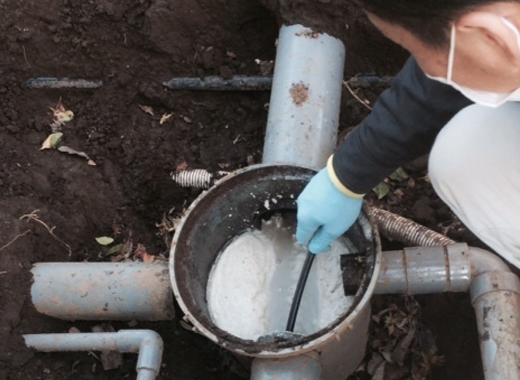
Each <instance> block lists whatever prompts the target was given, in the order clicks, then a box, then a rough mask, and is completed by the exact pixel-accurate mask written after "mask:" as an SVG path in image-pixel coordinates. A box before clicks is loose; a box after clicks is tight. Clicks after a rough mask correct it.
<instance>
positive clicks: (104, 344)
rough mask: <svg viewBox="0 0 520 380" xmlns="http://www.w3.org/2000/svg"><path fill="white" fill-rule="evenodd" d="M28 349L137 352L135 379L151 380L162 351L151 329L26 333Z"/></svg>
mask: <svg viewBox="0 0 520 380" xmlns="http://www.w3.org/2000/svg"><path fill="white" fill-rule="evenodd" d="M23 337H24V339H25V344H26V345H27V347H29V348H32V349H35V350H38V351H43V352H57V351H119V352H132V353H138V354H139V355H138V358H137V365H136V370H137V380H153V379H155V378H156V376H157V375H158V374H159V372H160V370H161V361H162V354H163V349H164V344H163V340H162V339H161V337H160V335H159V334H157V333H156V332H155V331H152V330H121V331H119V332H117V333H82V334H28V335H24V336H23Z"/></svg>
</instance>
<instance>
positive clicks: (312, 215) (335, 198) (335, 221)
mask: <svg viewBox="0 0 520 380" xmlns="http://www.w3.org/2000/svg"><path fill="white" fill-rule="evenodd" d="M297 203H298V213H297V218H298V227H297V229H296V240H297V241H298V243H300V244H302V245H305V246H307V245H308V246H309V251H311V252H312V253H315V254H316V253H321V252H325V251H327V250H329V249H330V246H331V244H332V242H333V241H334V240H336V239H337V238H338V237H340V236H341V235H343V234H344V233H345V232H346V231H347V230H348V229H349V228H350V227H351V226H352V225H353V224H354V222H355V221H356V219H357V217H358V216H359V213H360V212H361V206H362V204H363V199H362V196H361V195H360V196H359V198H353V197H349V196H347V195H345V194H343V193H342V192H341V191H340V190H339V189H338V188H337V187H336V186H335V185H334V183H333V182H332V180H331V179H330V177H329V173H328V172H327V168H325V169H322V170H321V171H320V172H319V173H318V174H316V175H315V176H314V178H312V180H311V181H310V182H309V183H308V184H307V186H306V187H305V189H304V190H303V192H302V193H301V194H300V196H299V197H298V201H297Z"/></svg>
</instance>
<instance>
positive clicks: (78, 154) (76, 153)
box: [58, 146, 96, 166]
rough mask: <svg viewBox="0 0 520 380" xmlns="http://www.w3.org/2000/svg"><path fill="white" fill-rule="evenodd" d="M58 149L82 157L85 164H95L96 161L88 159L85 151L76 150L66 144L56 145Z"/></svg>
mask: <svg viewBox="0 0 520 380" xmlns="http://www.w3.org/2000/svg"><path fill="white" fill-rule="evenodd" d="M58 151H59V152H62V153H68V154H71V155H75V156H80V157H83V158H85V159H86V160H87V164H88V165H90V166H96V163H95V162H94V161H92V160H91V159H90V157H89V156H88V155H87V154H86V153H85V152H80V151H77V150H76V149H73V148H71V147H68V146H60V147H58Z"/></svg>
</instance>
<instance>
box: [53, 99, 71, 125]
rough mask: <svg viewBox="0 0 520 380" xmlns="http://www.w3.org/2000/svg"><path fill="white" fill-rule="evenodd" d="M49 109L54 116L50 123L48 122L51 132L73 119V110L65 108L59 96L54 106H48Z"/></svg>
mask: <svg viewBox="0 0 520 380" xmlns="http://www.w3.org/2000/svg"><path fill="white" fill-rule="evenodd" d="M49 109H50V110H51V111H52V115H53V116H54V118H53V120H52V123H51V124H50V126H51V128H52V129H53V132H56V131H55V129H56V130H59V129H60V128H61V126H62V125H65V123H68V122H69V121H72V119H74V112H72V111H71V110H68V109H66V108H65V106H64V105H63V103H62V102H61V97H60V99H59V100H58V104H57V105H56V108H52V107H49Z"/></svg>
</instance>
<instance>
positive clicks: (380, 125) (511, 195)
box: [296, 0, 520, 267]
mask: <svg viewBox="0 0 520 380" xmlns="http://www.w3.org/2000/svg"><path fill="white" fill-rule="evenodd" d="M353 1H354V2H356V3H357V4H359V5H360V6H361V7H362V8H363V9H364V11H365V12H366V14H367V15H368V18H369V19H370V21H371V22H372V23H373V24H374V25H375V26H376V27H377V28H378V29H379V30H380V31H381V32H382V33H383V34H384V35H385V36H386V37H388V38H389V39H391V40H393V41H394V42H396V43H398V44H400V45H401V46H402V47H404V48H405V49H407V50H408V51H409V52H410V53H411V57H410V59H409V60H408V61H407V62H406V64H405V65H404V68H403V69H402V71H401V72H400V73H399V74H398V75H397V76H396V78H395V80H394V82H393V84H392V86H391V87H390V88H389V89H388V90H386V91H385V92H384V93H383V94H382V95H381V96H380V98H379V99H378V101H377V102H376V104H375V105H374V108H373V111H372V113H371V114H370V115H369V116H368V117H367V118H366V119H365V120H364V121H363V122H362V123H361V124H360V125H359V126H357V127H356V128H355V129H354V130H353V131H352V132H351V133H350V134H349V135H348V137H347V139H346V140H345V141H344V142H343V143H342V144H341V145H340V146H339V148H338V149H337V151H336V152H335V154H334V155H333V156H332V157H331V158H330V159H329V162H328V164H327V167H326V168H325V169H323V170H321V171H320V172H318V174H317V175H316V176H315V177H314V178H313V179H312V180H311V181H310V182H309V184H308V185H307V186H306V187H305V189H304V191H303V192H302V194H301V195H300V196H299V198H298V214H297V217H298V226H297V234H296V235H297V236H296V237H297V240H298V242H299V243H300V244H303V245H308V247H309V250H310V251H311V252H313V253H321V252H325V251H327V250H328V248H329V246H330V244H331V242H332V241H333V240H334V239H336V238H337V237H339V236H340V235H342V234H343V233H344V232H345V231H347V230H348V229H349V228H350V227H351V226H352V224H353V223H354V222H355V220H356V218H357V217H358V215H359V213H360V209H361V204H362V200H363V196H364V194H366V193H367V192H368V191H370V190H371V189H372V188H373V187H374V186H375V185H377V184H378V183H379V182H380V181H382V180H383V179H384V178H385V177H386V176H388V175H389V174H391V173H392V172H393V171H394V170H396V169H397V168H398V167H400V166H402V165H403V164H405V163H406V162H409V161H411V160H413V159H415V158H417V157H420V156H422V155H424V154H426V153H428V152H430V156H429V174H430V179H431V183H432V185H433V187H434V189H435V191H436V192H437V194H438V195H439V196H440V198H441V199H442V200H443V201H444V202H445V203H447V204H448V206H449V207H450V208H451V209H452V211H453V212H454V213H455V214H456V215H457V216H458V217H459V218H460V219H461V221H462V222H463V223H464V224H465V225H466V226H467V227H468V228H469V229H470V230H471V231H472V232H473V233H474V234H475V235H477V236H478V237H479V238H480V239H481V240H482V241H483V242H485V243H486V244H487V245H488V246H490V247H491V248H492V249H493V250H495V251H496V253H498V254H499V255H501V256H502V257H503V258H505V259H507V260H508V261H509V262H510V263H512V264H514V265H515V266H517V267H520V103H518V101H520V32H519V30H520V1H518V0H517V1H493V0H422V1H418V0H392V1H388V0H353Z"/></svg>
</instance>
